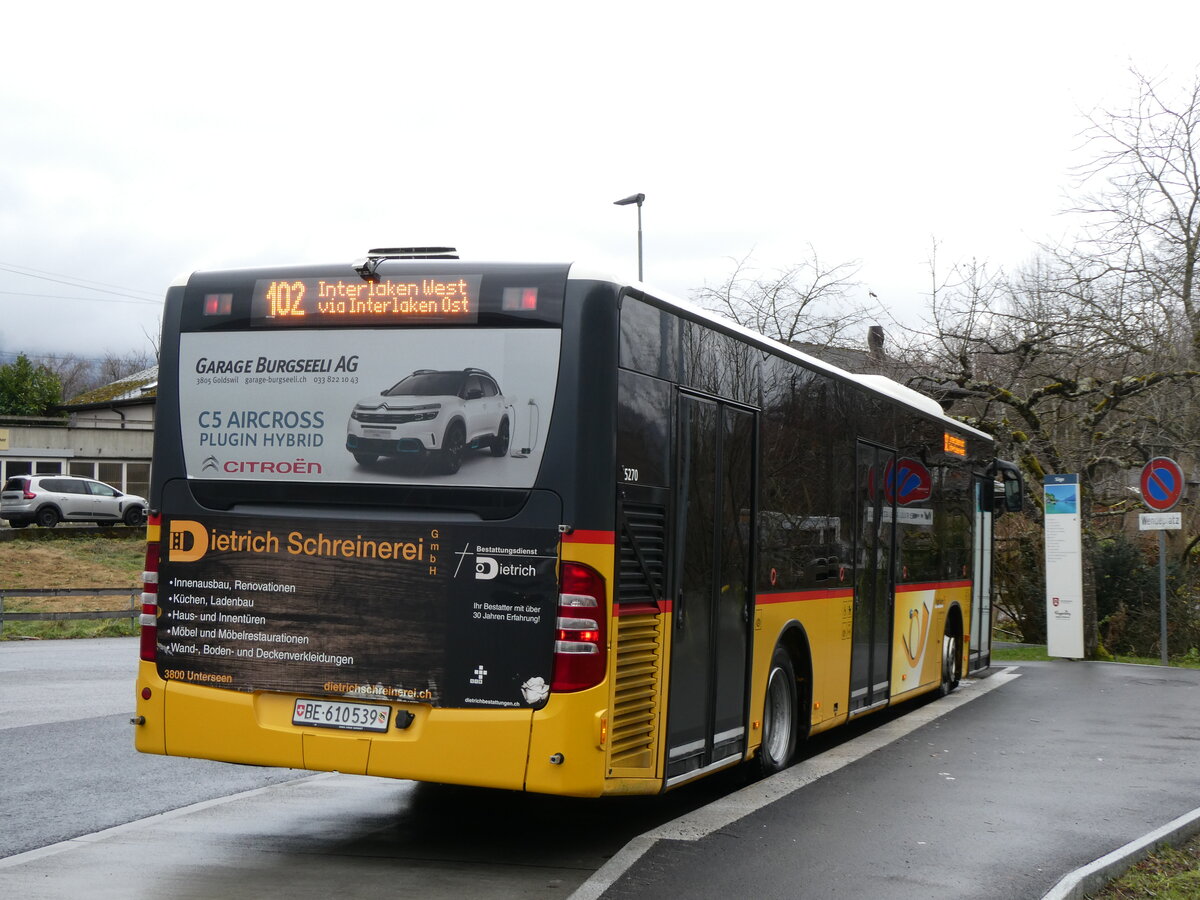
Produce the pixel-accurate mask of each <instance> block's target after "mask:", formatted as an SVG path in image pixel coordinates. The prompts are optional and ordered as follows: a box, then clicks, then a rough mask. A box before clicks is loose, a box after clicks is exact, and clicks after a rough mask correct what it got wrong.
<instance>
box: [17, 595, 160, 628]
mask: <svg viewBox="0 0 1200 900" xmlns="http://www.w3.org/2000/svg"><path fill="white" fill-rule="evenodd" d="M141 596H142V593H141V590H140V589H138V588H6V589H3V590H0V634H3V633H4V623H5V622H6V621H8V622H61V621H69V620H73V619H123V618H136V617H137V616H139V615H141V612H142V606H141ZM14 597H22V598H27V597H128V598H129V608H128V609H94V610H83V611H81V612H5V611H4V601H5V599H11V598H14Z"/></svg>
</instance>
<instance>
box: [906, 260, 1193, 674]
mask: <svg viewBox="0 0 1200 900" xmlns="http://www.w3.org/2000/svg"><path fill="white" fill-rule="evenodd" d="M934 280H935V288H934V291H933V294H932V297H931V304H930V318H929V321H928V323H927V325H926V328H925V329H924V330H923V332H921V333H920V334H919V335H910V347H909V350H910V355H915V356H916V357H917V358H919V359H920V361H921V363H922V364H923V366H924V371H923V372H921V371H917V370H916V368H915V367H914V372H913V374H912V376H911V377H910V383H911V384H913V386H915V387H918V388H920V389H923V390H925V391H926V392H928V393H931V394H932V395H934V396H935V397H937V398H939V400H940V401H941V402H942V404H943V406H944V407H945V408H946V409H947V411H948V412H950V413H951V414H954V415H958V416H960V417H961V418H963V419H965V420H966V421H968V422H970V423H971V424H973V425H976V426H977V427H979V428H981V429H983V430H985V431H987V432H989V433H991V434H994V435H996V436H997V439H998V441H999V442H1000V445H1001V448H1002V452H1006V453H1011V454H1012V455H1013V456H1014V457H1016V458H1017V459H1018V460H1019V461H1020V464H1021V467H1022V469H1023V470H1024V471H1025V473H1026V476H1027V478H1028V480H1029V483H1030V486H1031V488H1033V487H1035V486H1037V485H1040V484H1041V482H1042V478H1043V476H1045V475H1046V474H1047V473H1064V472H1078V473H1080V474H1081V476H1082V480H1083V482H1084V487H1085V490H1084V509H1083V510H1081V513H1082V518H1083V520H1084V523H1085V548H1087V546H1088V543H1089V541H1092V542H1093V543H1094V539H1095V527H1094V519H1093V517H1092V515H1091V513H1092V511H1093V510H1094V508H1095V504H1096V501H1097V499H1100V500H1103V501H1104V502H1108V501H1109V500H1110V498H1109V497H1103V496H1102V497H1099V498H1098V497H1097V490H1098V489H1100V490H1104V489H1105V488H1106V487H1108V488H1111V489H1112V490H1113V491H1114V492H1118V493H1117V498H1118V499H1121V498H1122V497H1123V495H1121V494H1119V491H1120V490H1121V485H1122V482H1121V479H1120V474H1121V473H1122V472H1123V471H1124V470H1127V469H1130V468H1133V467H1135V466H1139V465H1141V464H1142V463H1144V462H1145V460H1146V444H1145V441H1146V440H1147V437H1148V436H1156V435H1159V434H1161V433H1162V432H1163V430H1164V429H1167V428H1169V427H1171V417H1170V414H1169V413H1168V412H1167V410H1165V409H1163V408H1162V407H1161V406H1156V405H1155V403H1154V402H1153V401H1154V399H1155V398H1157V397H1160V396H1161V395H1162V394H1163V393H1164V392H1165V391H1167V390H1169V389H1171V388H1173V387H1174V386H1178V385H1186V384H1188V383H1190V382H1191V381H1192V379H1194V378H1196V377H1197V376H1198V375H1200V372H1197V371H1195V370H1192V369H1181V368H1178V367H1177V366H1176V365H1175V364H1176V363H1177V362H1178V359H1177V356H1176V354H1174V353H1173V352H1172V350H1171V347H1170V343H1171V339H1170V328H1169V323H1165V324H1164V327H1163V328H1162V329H1160V330H1158V331H1156V332H1152V331H1148V329H1147V328H1146V327H1144V325H1143V323H1142V322H1141V321H1140V319H1139V317H1137V316H1136V315H1132V314H1126V313H1125V312H1124V311H1123V307H1122V304H1123V299H1122V296H1121V295H1120V293H1119V292H1118V293H1116V294H1114V293H1111V291H1112V289H1113V288H1114V282H1113V281H1112V280H1108V279H1090V280H1089V279H1082V278H1080V275H1079V272H1078V270H1077V269H1074V268H1072V267H1071V266H1070V265H1067V264H1064V263H1061V262H1054V261H1048V260H1038V261H1035V262H1034V263H1032V264H1030V265H1029V266H1028V267H1026V268H1025V269H1022V270H1020V271H1018V272H1016V273H1015V274H1013V275H1005V274H1004V273H1001V272H992V271H990V270H989V269H988V268H987V266H986V265H983V264H979V263H974V262H972V263H969V264H965V265H963V266H959V267H957V268H955V269H954V270H953V272H952V275H951V277H949V278H941V279H939V278H938V277H937V275H936V273H935V276H934ZM1117 283H1118V284H1119V282H1117ZM914 351H919V352H917V353H914ZM1163 414H1165V415H1166V417H1165V418H1164V419H1162V420H1159V419H1158V418H1157V417H1158V416H1159V415H1163ZM1031 496H1032V497H1034V498H1035V500H1040V492H1035V491H1031ZM1085 555H1086V554H1085ZM1002 578H1003V575H1002V574H1001V575H1000V579H1001V580H1002ZM1084 591H1085V596H1084V619H1085V648H1086V650H1087V652H1088V654H1089V655H1091V654H1093V653H1094V652H1095V649H1096V618H1095V614H1096V604H1095V585H1094V580H1093V579H1092V569H1091V559H1090V555H1088V556H1087V558H1085V568H1084ZM1030 600H1031V601H1033V602H1037V603H1040V602H1041V600H1040V598H1030Z"/></svg>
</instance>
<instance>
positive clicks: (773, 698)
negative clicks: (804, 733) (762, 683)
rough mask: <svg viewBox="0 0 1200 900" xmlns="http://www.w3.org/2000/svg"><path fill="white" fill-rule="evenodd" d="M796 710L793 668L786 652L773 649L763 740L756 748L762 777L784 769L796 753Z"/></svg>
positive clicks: (768, 676)
mask: <svg viewBox="0 0 1200 900" xmlns="http://www.w3.org/2000/svg"><path fill="white" fill-rule="evenodd" d="M796 706H797V693H796V668H795V666H794V665H793V664H792V657H791V656H790V655H789V654H788V652H787V650H785V649H784V648H783V647H776V648H775V652H774V653H773V654H772V655H771V668H770V671H769V672H768V673H767V693H766V697H765V698H764V700H763V738H762V744H761V746H759V748H758V770H759V772H760V773H761V774H763V775H773V774H775V773H776V772H779V771H782V770H783V769H785V768H787V766H788V763H790V762H791V759H792V754H793V753H795V752H796V720H797V716H796Z"/></svg>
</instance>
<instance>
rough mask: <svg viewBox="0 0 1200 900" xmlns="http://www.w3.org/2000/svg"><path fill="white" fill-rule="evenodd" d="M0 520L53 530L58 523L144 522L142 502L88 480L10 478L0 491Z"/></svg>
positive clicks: (19, 525) (112, 488)
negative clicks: (35, 525)
mask: <svg viewBox="0 0 1200 900" xmlns="http://www.w3.org/2000/svg"><path fill="white" fill-rule="evenodd" d="M0 519H8V524H9V525H11V526H12V527H13V528H25V527H26V526H28V525H33V524H37V525H40V526H42V527H43V528H53V527H54V526H55V525H57V524H58V523H59V522H94V523H96V524H97V525H99V526H108V525H115V524H117V523H118V522H123V523H125V524H126V525H135V526H136V525H142V524H144V523H145V521H146V500H145V498H143V497H137V496H135V495H133V494H125V493H122V492H121V491H118V490H117V489H116V488H115V487H112V486H111V485H107V484H105V483H104V482H102V481H93V480H92V479H90V478H79V477H77V476H74V475H14V476H13V477H11V478H9V479H8V481H6V482H4V489H3V491H0Z"/></svg>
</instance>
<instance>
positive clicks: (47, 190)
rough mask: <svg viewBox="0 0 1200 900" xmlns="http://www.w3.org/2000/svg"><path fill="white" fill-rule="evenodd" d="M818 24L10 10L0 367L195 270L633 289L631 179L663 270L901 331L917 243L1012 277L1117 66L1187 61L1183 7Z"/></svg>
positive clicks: (1068, 6) (103, 348)
mask: <svg viewBox="0 0 1200 900" xmlns="http://www.w3.org/2000/svg"><path fill="white" fill-rule="evenodd" d="M834 6H835V4H829V3H821V4H815V3H803V2H793V3H791V4H783V3H780V2H778V0H772V2H764V3H760V2H757V0H750V2H746V0H742V2H738V3H724V4H715V3H704V2H689V3H686V4H684V3H654V2H651V0H639V2H634V3H625V2H607V3H604V4H587V5H586V6H584V5H576V4H572V3H569V2H565V0H563V2H554V3H522V2H516V0H514V2H508V3H495V2H493V3H474V2H465V0H459V2H453V3H409V2H387V3H360V2H353V0H342V2H339V3H337V4H334V3H328V2H321V3H302V2H288V3H278V4H275V3H271V4H268V3H257V2H253V0H240V2H236V3H224V2H205V3H202V4H188V5H187V6H186V7H185V6H184V5H183V4H173V3H163V2H154V3H125V2H120V0H114V2H109V3H95V2H88V3H62V2H60V3H53V4H37V3H25V4H19V5H16V4H10V5H8V6H7V7H6V9H5V13H4V17H3V29H4V35H5V40H4V48H3V52H2V53H0V163H2V164H0V311H2V312H3V314H2V315H0V361H8V360H11V358H12V357H13V355H15V354H16V353H17V352H20V351H25V352H29V353H35V354H42V353H50V354H61V353H74V354H79V355H83V356H89V357H98V356H102V355H103V354H104V353H105V352H108V351H112V352H116V353H124V352H126V351H129V350H144V349H148V348H149V346H150V341H149V339H148V338H147V335H149V334H154V333H156V332H157V328H158V310H159V308H160V305H161V296H162V294H163V292H164V291H165V289H166V287H167V285H168V284H170V282H171V281H172V280H174V278H175V277H176V276H178V275H179V274H181V273H184V272H188V271H192V270H195V269H203V268H226V267H235V266H245V265H263V264H275V263H306V262H337V261H343V260H347V261H348V260H351V259H354V258H357V257H360V256H362V255H363V253H364V252H365V251H366V250H367V249H368V248H371V247H378V246H398V245H412V244H417V245H430V244H442V243H445V244H449V245H452V246H456V247H458V248H459V250H460V252H461V254H462V255H463V257H464V258H473V259H527V260H533V261H544V260H552V261H580V262H586V263H589V264H590V265H591V266H592V267H593V268H600V269H602V270H607V271H611V272H612V273H613V274H615V275H617V276H621V277H627V278H634V277H636V272H637V247H636V224H637V218H636V211H635V209H634V208H633V207H616V206H613V205H612V201H614V200H616V199H619V198H621V197H624V196H626V195H628V194H632V193H635V192H639V191H640V192H644V193H645V194H646V201H645V206H644V207H643V221H644V228H645V274H646V281H647V283H649V284H650V285H652V286H655V287H658V288H661V289H664V290H666V291H668V292H670V293H674V294H676V295H679V296H684V297H686V296H688V295H690V293H691V291H692V290H694V289H695V288H698V287H701V286H703V285H704V284H705V283H708V284H716V283H719V282H720V281H721V280H722V279H723V277H724V276H725V275H727V274H728V272H729V271H730V269H731V266H732V263H731V259H732V258H741V257H744V256H746V255H747V254H753V258H754V260H755V262H756V263H757V264H758V265H759V266H760V267H761V268H763V269H772V268H777V267H782V266H785V265H787V264H789V263H792V262H795V261H797V260H798V259H800V258H802V257H803V256H804V255H805V254H806V252H807V251H806V248H807V247H808V245H810V244H811V245H812V246H813V247H814V248H815V249H816V251H817V252H818V253H819V254H820V256H821V257H822V258H823V259H825V260H827V261H829V262H831V263H835V262H843V261H849V260H860V261H861V263H862V270H861V273H860V275H859V278H860V280H861V281H862V283H863V284H862V288H861V291H860V293H861V294H862V295H863V296H864V297H865V295H866V293H867V292H868V291H873V292H875V293H877V294H878V295H879V297H880V298H881V299H882V300H883V301H884V302H885V303H888V304H890V305H892V306H894V307H895V309H896V310H897V311H898V312H899V313H901V315H915V314H916V312H917V311H919V310H920V309H921V308H922V304H923V302H924V298H925V294H926V293H927V292H928V289H929V280H930V279H929V272H928V265H927V259H928V256H929V250H930V246H931V243H932V241H933V240H934V239H936V240H938V241H939V242H940V244H941V247H940V250H939V259H940V260H941V261H942V262H945V263H947V264H949V263H952V262H954V261H957V260H962V259H966V258H970V257H975V258H979V259H984V260H988V261H990V262H991V263H993V264H996V265H1005V266H1012V265H1019V264H1021V263H1022V262H1024V261H1026V260H1027V259H1028V258H1029V257H1030V256H1031V255H1032V254H1033V253H1034V250H1035V247H1034V245H1035V242H1036V241H1038V240H1042V239H1045V238H1053V237H1055V236H1057V235H1058V234H1060V233H1061V232H1062V231H1063V229H1064V228H1066V227H1067V225H1068V223H1067V221H1066V220H1065V219H1064V218H1063V217H1061V216H1057V217H1056V216H1055V213H1056V211H1057V210H1059V209H1061V208H1063V207H1064V206H1065V200H1064V194H1065V192H1066V191H1067V190H1068V189H1069V188H1070V185H1071V182H1070V168H1071V166H1072V165H1075V164H1078V163H1080V162H1083V161H1084V160H1085V159H1086V158H1087V150H1086V148H1083V147H1081V143H1080V139H1079V133H1080V131H1081V130H1082V128H1083V127H1084V125H1085V121H1084V118H1083V116H1084V114H1085V113H1087V112H1089V111H1091V110H1093V109H1095V108H1096V107H1097V106H1110V107H1111V106H1120V105H1122V104H1125V103H1127V102H1128V101H1129V100H1130V99H1131V97H1132V95H1133V91H1134V83H1133V79H1132V77H1131V76H1130V74H1129V71H1128V70H1129V67H1130V66H1131V65H1134V66H1137V67H1138V68H1139V69H1141V70H1142V71H1143V72H1144V73H1146V74H1147V75H1150V76H1162V77H1166V78H1168V79H1170V80H1172V81H1174V82H1175V83H1177V84H1186V83H1189V82H1190V81H1191V79H1192V78H1193V77H1194V76H1195V74H1196V71H1197V65H1198V64H1200V51H1198V50H1197V47H1198V46H1200V44H1198V42H1197V41H1198V39H1197V35H1198V34H1200V28H1197V26H1198V25H1200V7H1196V6H1192V5H1190V4H1184V3H1182V2H1170V3H1167V2H1160V0H1143V2H1141V3H1139V4H1129V3H1126V2H1122V3H1115V2H1094V0H1093V2H1086V3H1083V2H1079V3H1066V2H1049V0H1041V2H1037V3H1032V2H1019V0H1018V2H1010V3H1006V4H974V3H972V4H968V3H963V2H953V3H932V2H913V3H907V4H898V3H894V2H890V3H873V2H860V3H855V4H837V5H836V7H837V10H838V11H832V10H833V7H834ZM185 9H186V10H187V11H186V12H184V10H185ZM584 10H586V11H584ZM95 288H98V289H99V290H97V289H95Z"/></svg>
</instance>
